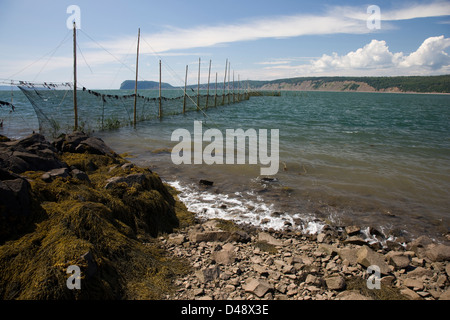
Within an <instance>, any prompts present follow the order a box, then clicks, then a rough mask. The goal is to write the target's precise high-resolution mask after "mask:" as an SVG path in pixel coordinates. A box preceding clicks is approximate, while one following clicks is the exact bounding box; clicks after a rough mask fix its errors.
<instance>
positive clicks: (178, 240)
mask: <svg viewBox="0 0 450 320" xmlns="http://www.w3.org/2000/svg"><path fill="white" fill-rule="evenodd" d="M185 241H186V237H185V236H184V235H182V234H175V235H172V234H171V235H170V236H169V242H170V243H173V244H175V245H182V244H183V243H184V242H185Z"/></svg>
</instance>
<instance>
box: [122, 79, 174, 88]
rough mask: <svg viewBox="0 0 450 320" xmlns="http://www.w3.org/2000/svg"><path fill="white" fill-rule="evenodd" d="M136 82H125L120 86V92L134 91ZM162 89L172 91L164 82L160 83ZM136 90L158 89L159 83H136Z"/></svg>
mask: <svg viewBox="0 0 450 320" xmlns="http://www.w3.org/2000/svg"><path fill="white" fill-rule="evenodd" d="M135 83H136V81H134V80H125V81H124V82H122V84H121V85H120V89H121V90H129V89H134V86H135ZM161 88H162V89H173V87H172V86H171V85H170V84H168V83H165V82H162V83H161ZM138 89H139V90H146V89H159V82H156V81H138Z"/></svg>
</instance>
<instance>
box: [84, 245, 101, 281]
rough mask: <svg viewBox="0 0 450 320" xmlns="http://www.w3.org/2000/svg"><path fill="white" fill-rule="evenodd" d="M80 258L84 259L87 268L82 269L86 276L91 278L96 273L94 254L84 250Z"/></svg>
mask: <svg viewBox="0 0 450 320" xmlns="http://www.w3.org/2000/svg"><path fill="white" fill-rule="evenodd" d="M81 258H82V259H83V260H84V261H86V263H87V268H86V270H85V271H84V272H85V274H86V276H87V278H88V279H89V278H92V277H93V276H94V275H95V274H96V273H97V269H98V268H97V263H96V262H95V259H94V256H93V255H92V252H91V251H88V252H86V253H85V254H83V255H82V256H81Z"/></svg>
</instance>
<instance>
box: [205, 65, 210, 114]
mask: <svg viewBox="0 0 450 320" xmlns="http://www.w3.org/2000/svg"><path fill="white" fill-rule="evenodd" d="M210 80H211V60H209V72H208V90H207V91H206V109H208V102H209V82H210Z"/></svg>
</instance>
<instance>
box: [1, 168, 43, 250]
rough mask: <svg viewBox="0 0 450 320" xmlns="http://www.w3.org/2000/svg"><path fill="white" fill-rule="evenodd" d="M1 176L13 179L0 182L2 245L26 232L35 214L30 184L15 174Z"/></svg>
mask: <svg viewBox="0 0 450 320" xmlns="http://www.w3.org/2000/svg"><path fill="white" fill-rule="evenodd" d="M0 170H1V169H0ZM0 172H1V171H0ZM1 176H2V178H12V179H11V180H0V209H1V210H0V243H2V242H3V241H5V240H7V239H9V238H10V237H11V236H16V235H17V234H18V233H20V232H21V231H23V230H25V229H26V228H27V227H28V225H29V224H30V223H31V222H32V221H33V216H34V214H35V212H34V211H33V208H32V199H31V186H30V183H29V182H28V181H27V180H26V179H24V178H21V177H19V176H17V175H14V174H9V173H7V174H6V173H5V174H1Z"/></svg>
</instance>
